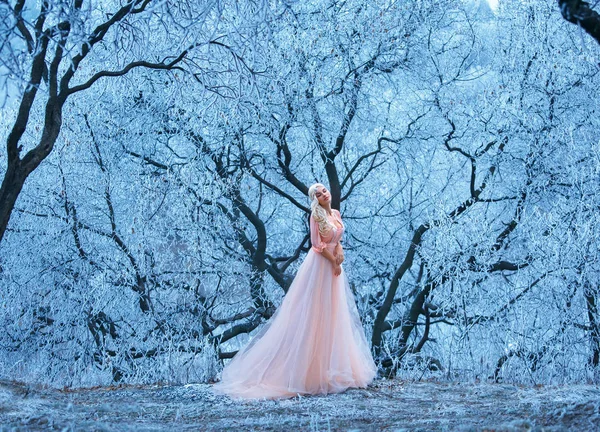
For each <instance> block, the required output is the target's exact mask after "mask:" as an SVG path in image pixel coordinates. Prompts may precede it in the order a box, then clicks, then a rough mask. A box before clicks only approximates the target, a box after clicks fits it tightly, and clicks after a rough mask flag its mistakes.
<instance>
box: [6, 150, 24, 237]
mask: <svg viewBox="0 0 600 432" xmlns="http://www.w3.org/2000/svg"><path fill="white" fill-rule="evenodd" d="M26 179H27V172H26V171H25V169H24V168H23V164H22V163H21V161H20V160H16V161H13V162H9V164H8V167H7V169H6V173H5V174H4V179H3V181H2V187H0V242H1V241H2V239H3V238H4V233H5V232H6V228H7V227H8V222H9V221H10V216H11V214H12V211H13V209H14V208H15V203H16V202H17V198H19V194H20V193H21V190H22V189H23V185H24V184H25V180H26Z"/></svg>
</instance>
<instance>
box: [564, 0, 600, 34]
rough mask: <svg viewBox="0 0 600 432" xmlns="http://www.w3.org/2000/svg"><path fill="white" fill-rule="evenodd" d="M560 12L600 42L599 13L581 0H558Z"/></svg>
mask: <svg viewBox="0 0 600 432" xmlns="http://www.w3.org/2000/svg"><path fill="white" fill-rule="evenodd" d="M558 6H559V7H560V13H561V14H562V16H563V18H564V19H565V20H567V21H568V22H570V23H573V24H576V25H578V26H579V27H581V28H582V29H584V30H585V31H586V32H587V33H588V34H589V35H590V36H592V37H593V38H594V39H595V40H596V42H598V43H599V44H600V14H599V13H598V12H596V11H595V10H594V9H592V7H591V6H590V5H589V3H588V2H585V1H581V0H558Z"/></svg>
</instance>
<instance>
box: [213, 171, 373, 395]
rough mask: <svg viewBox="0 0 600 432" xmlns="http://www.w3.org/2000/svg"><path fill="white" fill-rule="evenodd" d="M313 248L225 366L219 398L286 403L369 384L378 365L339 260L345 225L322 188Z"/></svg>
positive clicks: (313, 192)
mask: <svg viewBox="0 0 600 432" xmlns="http://www.w3.org/2000/svg"><path fill="white" fill-rule="evenodd" d="M308 197H309V199H310V204H311V210H312V211H311V216H310V239H311V243H312V247H311V249H310V250H309V252H308V254H307V255H306V258H305V259H304V261H303V262H302V264H301V265H300V268H299V269H298V273H297V274H296V277H295V278H294V280H293V282H292V284H291V285H290V288H289V290H288V292H287V294H286V295H285V297H284V298H283V301H282V303H281V305H280V306H279V307H278V308H277V310H276V311H275V313H274V314H273V316H272V317H271V318H270V319H269V320H268V321H267V322H266V323H265V324H264V325H263V327H262V328H260V329H259V330H258V332H257V334H256V335H255V336H254V337H253V338H252V339H251V341H250V342H249V343H248V344H247V345H246V346H245V347H244V348H242V349H240V350H239V351H238V352H237V354H236V355H235V356H234V357H233V359H232V360H231V361H230V362H229V363H228V364H227V365H226V366H225V368H224V369H223V372H222V374H221V381H219V382H218V383H216V384H215V385H214V386H213V389H214V391H215V392H216V393H220V394H227V395H229V396H230V397H232V398H234V399H238V398H239V399H262V398H266V399H281V398H289V397H293V396H296V395H298V394H301V395H306V394H328V393H339V392H342V391H344V390H346V389H347V388H349V387H366V386H367V385H368V384H370V383H371V381H372V380H373V378H374V377H375V375H376V372H377V368H376V366H375V363H374V361H373V357H372V356H371V351H370V349H369V345H368V344H367V340H366V337H365V333H364V330H363V327H362V324H361V322H360V317H359V315H358V311H357V308H356V303H355V299H354V296H353V294H352V291H350V286H349V284H348V279H347V277H346V274H345V273H344V269H343V267H342V262H343V261H344V252H343V248H342V245H341V243H340V240H341V238H342V235H343V233H344V229H345V227H344V223H343V222H342V217H341V215H340V212H339V211H337V210H335V209H332V208H331V194H330V192H329V190H327V188H326V187H325V186H324V185H322V184H321V183H316V184H314V185H312V186H311V187H310V188H309V189H308Z"/></svg>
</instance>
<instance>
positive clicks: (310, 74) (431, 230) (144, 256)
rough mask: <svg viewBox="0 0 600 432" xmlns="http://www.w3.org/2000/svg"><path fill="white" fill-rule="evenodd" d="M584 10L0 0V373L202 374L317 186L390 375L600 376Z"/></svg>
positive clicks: (272, 282) (62, 383)
mask: <svg viewBox="0 0 600 432" xmlns="http://www.w3.org/2000/svg"><path fill="white" fill-rule="evenodd" d="M594 8H595V9H596V11H598V7H597V6H589V5H588V4H587V3H586V2H581V1H572V0H571V1H565V0H561V1H554V0H522V1H518V0H514V1H512V0H499V1H490V2H486V1H483V0H402V1H398V0H368V1H367V0H314V1H313V0H310V1H294V0H281V1H280V0H272V1H264V0H184V1H182V0H162V1H159V0H102V1H100V0H37V1H34V0H31V1H30V0H0V58H1V60H0V106H1V109H0V138H1V142H2V143H3V144H2V146H1V147H0V175H1V177H2V186H1V189H0V326H1V327H2V328H3V330H4V331H3V332H1V333H0V377H2V378H5V379H11V380H22V381H26V382H33V383H40V384H46V385H49V386H52V387H85V386H95V385H112V384H115V383H127V384H137V383H139V384H148V383H157V382H168V383H180V384H185V383H206V382H211V381H212V380H214V379H215V377H216V376H217V375H218V373H219V371H220V370H221V368H222V367H223V365H224V364H226V363H227V361H228V359H230V358H232V357H233V356H234V354H235V353H236V352H237V350H238V349H239V348H240V347H241V346H243V345H245V344H246V343H247V342H248V341H249V340H250V339H251V338H252V335H253V334H255V332H256V331H257V330H258V329H259V328H260V327H261V325H262V324H264V323H265V322H266V321H267V320H268V319H269V318H270V317H271V316H272V315H273V313H274V311H275V310H276V308H277V306H278V305H279V304H280V303H281V299H282V298H283V296H284V295H285V293H286V291H287V288H288V287H289V284H290V282H291V280H292V279H293V277H294V274H295V272H296V269H297V268H298V266H299V264H300V263H301V261H302V259H303V257H304V256H305V255H306V253H307V251H308V250H309V248H310V236H309V228H308V227H309V225H308V216H309V214H310V207H309V202H308V199H307V191H308V187H309V186H310V185H311V184H313V183H315V182H317V181H319V182H321V183H324V184H326V185H328V186H329V187H330V190H331V193H332V196H333V204H332V206H333V207H334V208H337V209H339V210H340V212H341V214H342V216H343V218H344V222H345V224H346V234H345V237H344V241H343V244H344V248H345V250H346V254H345V255H346V261H345V262H344V268H345V271H346V272H347V274H348V278H349V280H350V283H351V289H352V292H353V294H354V296H355V299H356V304H357V307H358V310H359V312H360V316H361V320H362V323H363V325H364V329H365V333H366V335H367V338H368V340H369V342H370V344H371V349H372V353H373V356H374V358H375V360H376V363H377V365H378V368H379V376H382V377H417V378H419V377H423V376H426V377H428V376H434V377H440V378H444V379H449V380H460V381H469V380H481V381H488V382H511V383H523V384H540V383H542V384H544V383H547V384H550V383H600V312H599V303H600V244H599V242H598V238H599V237H600V115H599V114H600V30H599V29H600V24H598V23H600V18H599V17H598V14H597V12H596V11H595V10H594ZM577 13H581V14H583V13H585V14H587V15H586V16H587V19H586V20H583V21H585V25H583V24H581V23H582V22H583V21H581V20H579V18H577V16H576V14H577ZM594 19H597V20H598V21H596V24H594V21H593V20H594ZM578 20H579V21H578ZM569 21H571V22H569ZM578 22H579V23H580V24H581V25H577V23H578ZM594 32H595V33H594ZM4 143H5V145H4Z"/></svg>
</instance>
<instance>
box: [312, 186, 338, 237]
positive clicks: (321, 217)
mask: <svg viewBox="0 0 600 432" xmlns="http://www.w3.org/2000/svg"><path fill="white" fill-rule="evenodd" d="M318 187H323V188H324V187H325V185H323V184H321V183H315V184H313V185H312V186H311V187H309V188H308V199H309V200H310V209H311V216H312V217H314V218H315V221H316V222H317V224H319V232H320V233H321V234H327V233H328V232H329V231H331V230H332V229H333V224H332V223H331V222H329V219H328V218H327V211H326V210H325V209H324V208H323V207H321V204H319V199H318V198H317V196H316V194H317V188H318Z"/></svg>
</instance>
